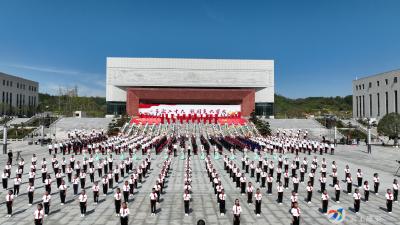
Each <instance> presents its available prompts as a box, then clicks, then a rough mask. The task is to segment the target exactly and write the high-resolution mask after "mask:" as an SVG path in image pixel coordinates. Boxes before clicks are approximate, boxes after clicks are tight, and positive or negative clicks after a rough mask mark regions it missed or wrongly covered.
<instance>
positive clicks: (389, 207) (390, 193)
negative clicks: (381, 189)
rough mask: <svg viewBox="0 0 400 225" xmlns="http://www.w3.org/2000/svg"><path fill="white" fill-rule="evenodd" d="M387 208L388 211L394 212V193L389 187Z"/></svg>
mask: <svg viewBox="0 0 400 225" xmlns="http://www.w3.org/2000/svg"><path fill="white" fill-rule="evenodd" d="M385 197H386V208H387V212H388V213H392V206H393V194H392V190H390V189H387V190H386V195H385Z"/></svg>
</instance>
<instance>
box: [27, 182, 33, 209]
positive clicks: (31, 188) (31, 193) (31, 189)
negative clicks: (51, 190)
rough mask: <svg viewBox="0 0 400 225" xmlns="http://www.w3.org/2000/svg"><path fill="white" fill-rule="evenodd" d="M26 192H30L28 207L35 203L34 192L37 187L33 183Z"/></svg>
mask: <svg viewBox="0 0 400 225" xmlns="http://www.w3.org/2000/svg"><path fill="white" fill-rule="evenodd" d="M26 191H27V192H28V205H29V206H31V205H32V203H33V192H34V191H35V187H34V186H33V184H32V183H29V185H28V188H27V189H26Z"/></svg>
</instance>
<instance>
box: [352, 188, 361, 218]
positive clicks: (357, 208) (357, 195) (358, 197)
mask: <svg viewBox="0 0 400 225" xmlns="http://www.w3.org/2000/svg"><path fill="white" fill-rule="evenodd" d="M353 198H354V212H355V213H358V212H359V211H360V201H361V194H360V192H359V190H358V188H356V189H355V190H354V194H353Z"/></svg>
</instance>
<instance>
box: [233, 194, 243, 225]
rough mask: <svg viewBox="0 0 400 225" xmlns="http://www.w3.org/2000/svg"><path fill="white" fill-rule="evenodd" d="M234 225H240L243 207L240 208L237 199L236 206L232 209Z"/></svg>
mask: <svg viewBox="0 0 400 225" xmlns="http://www.w3.org/2000/svg"><path fill="white" fill-rule="evenodd" d="M232 213H233V225H240V214H241V213H242V207H241V206H240V203H239V199H235V205H234V206H233V207H232Z"/></svg>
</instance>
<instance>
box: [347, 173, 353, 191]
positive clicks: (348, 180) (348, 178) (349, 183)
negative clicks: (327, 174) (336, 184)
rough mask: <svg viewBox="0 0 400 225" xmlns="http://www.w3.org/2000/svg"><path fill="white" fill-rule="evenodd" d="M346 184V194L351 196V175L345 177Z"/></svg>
mask: <svg viewBox="0 0 400 225" xmlns="http://www.w3.org/2000/svg"><path fill="white" fill-rule="evenodd" d="M346 183H347V194H348V195H351V192H352V189H353V179H352V178H351V174H350V173H349V175H348V176H347V177H346Z"/></svg>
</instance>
